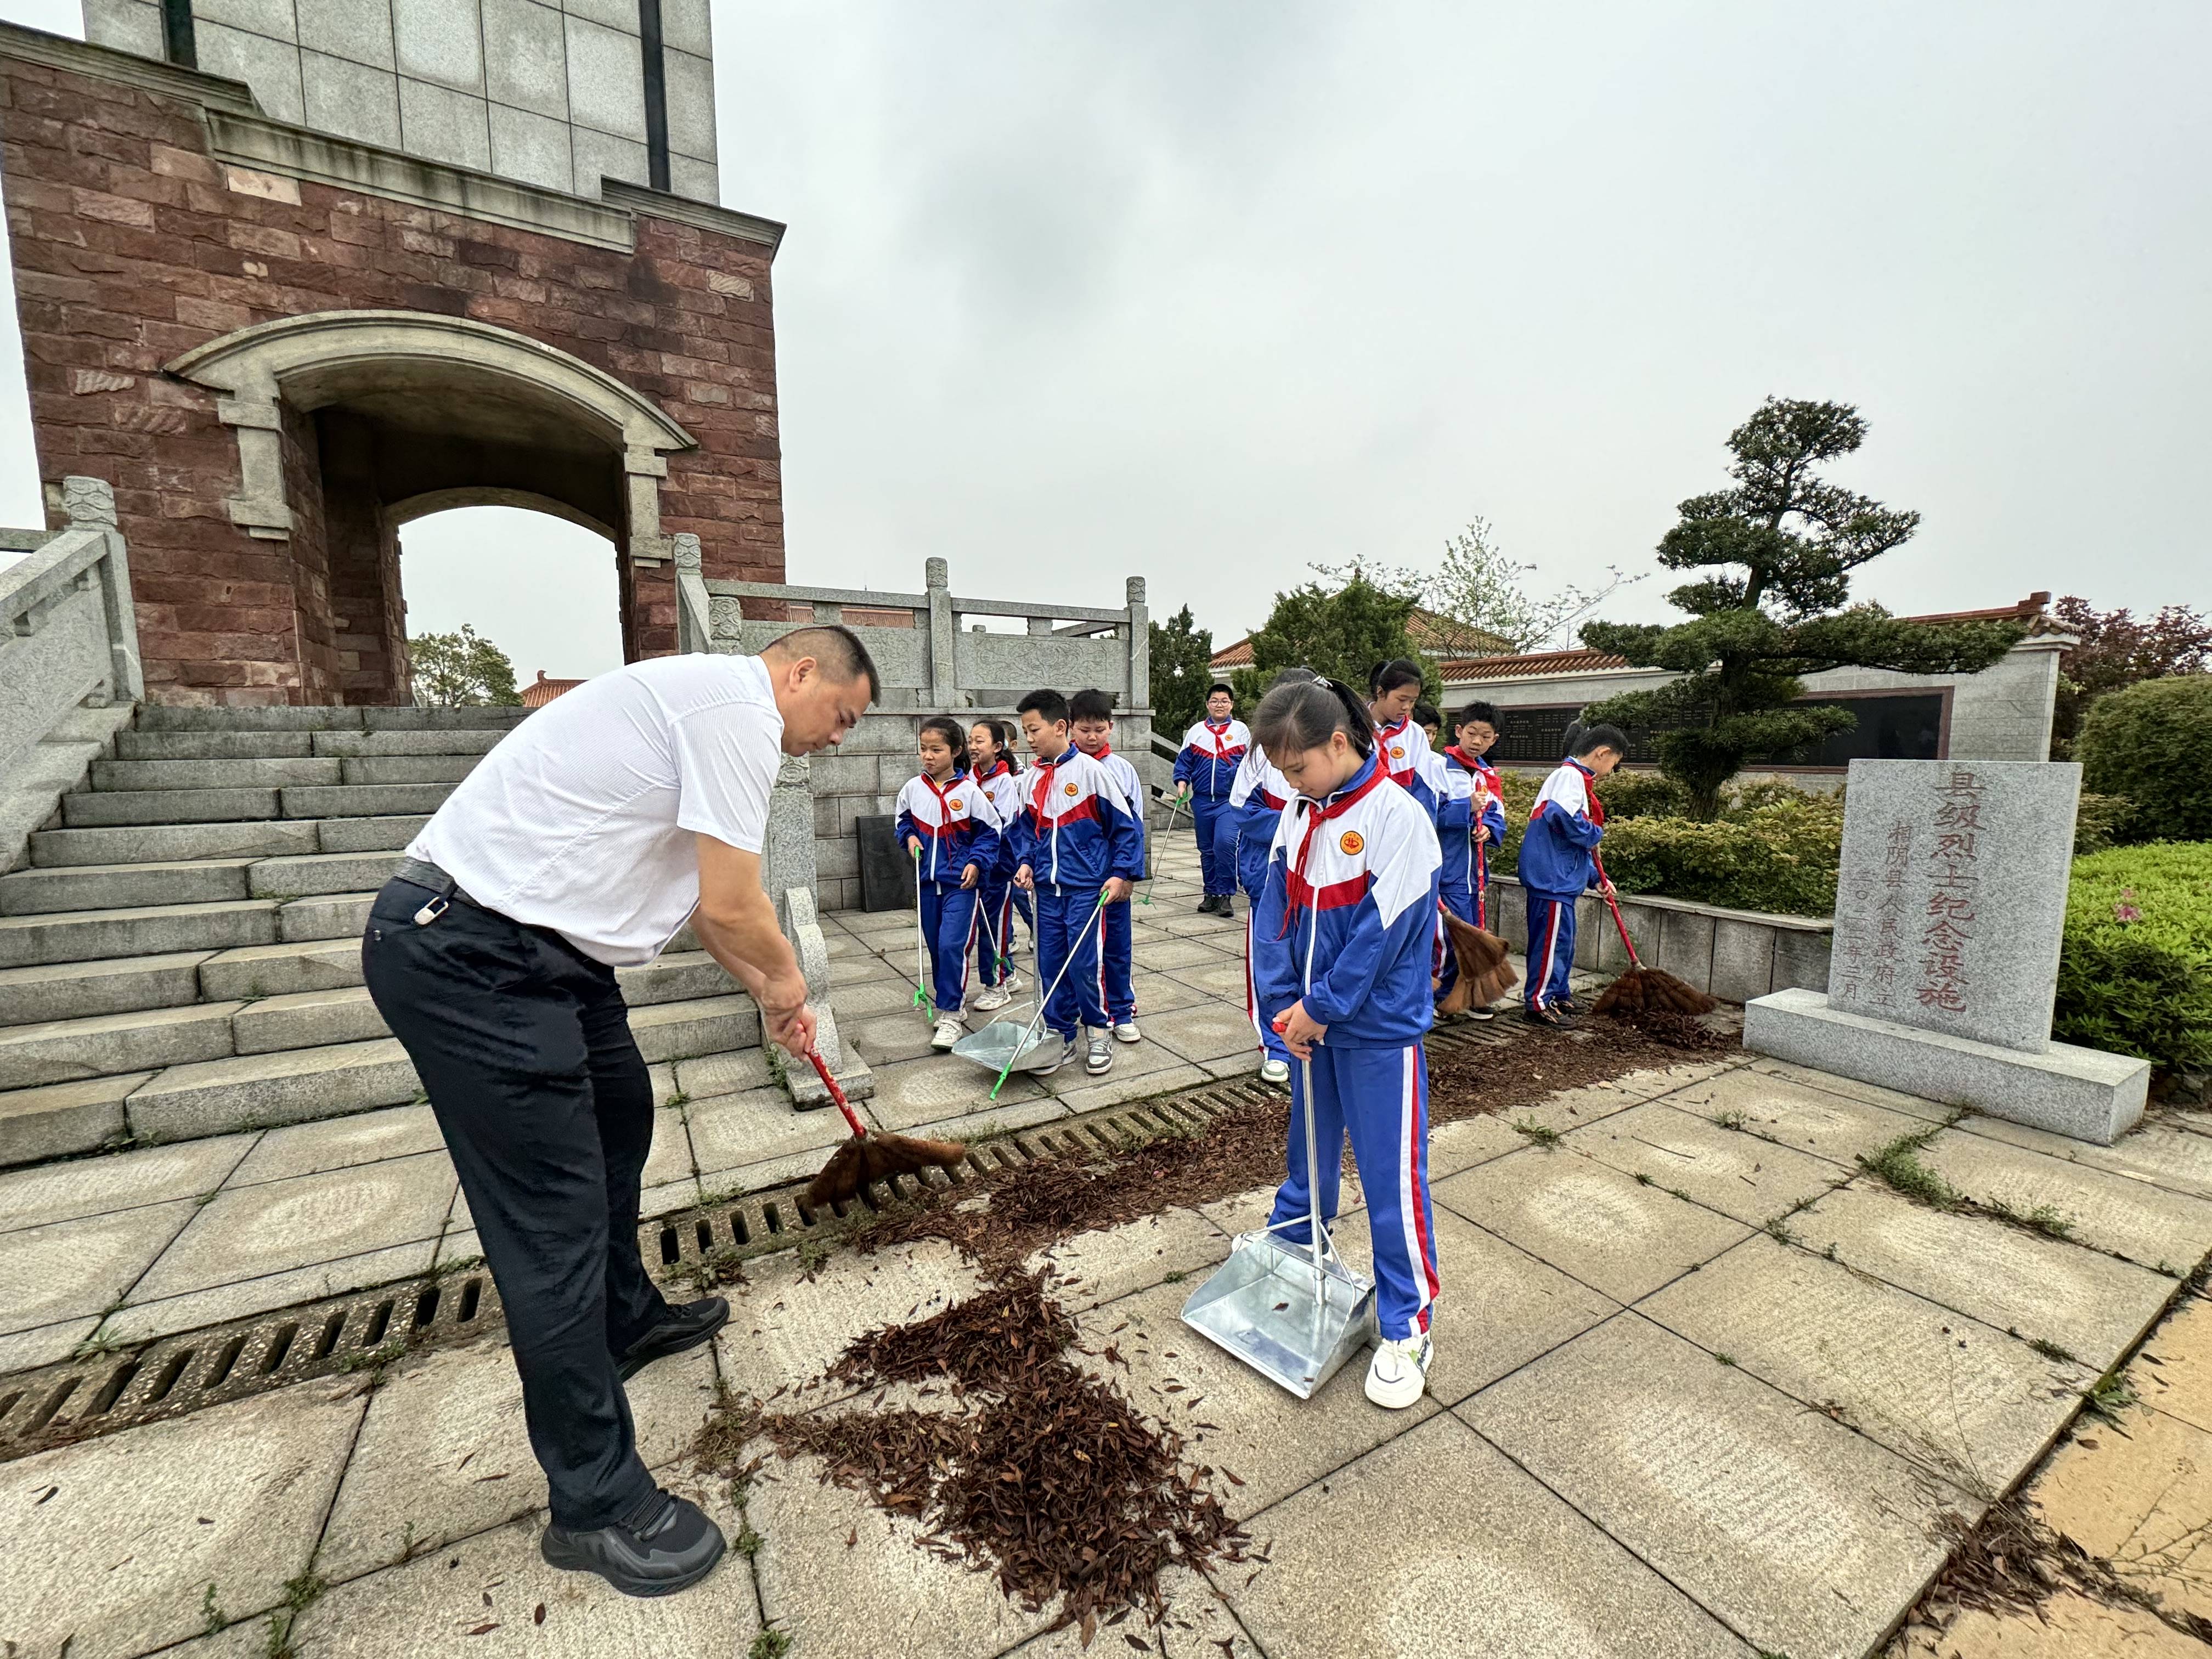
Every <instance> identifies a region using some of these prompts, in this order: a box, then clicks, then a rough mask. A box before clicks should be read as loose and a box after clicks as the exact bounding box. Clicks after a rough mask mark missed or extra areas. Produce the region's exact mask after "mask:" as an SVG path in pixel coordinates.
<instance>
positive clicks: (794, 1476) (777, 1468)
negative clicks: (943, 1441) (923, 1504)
mask: <svg viewBox="0 0 2212 1659" xmlns="http://www.w3.org/2000/svg"><path fill="white" fill-rule="evenodd" d="M762 1449H763V1450H765V1449H767V1447H766V1443H763V1445H762ZM821 1467H822V1465H821V1460H820V1459H818V1458H814V1457H801V1458H797V1459H794V1460H793V1461H792V1462H784V1461H782V1460H781V1458H777V1457H774V1456H771V1457H770V1458H769V1462H768V1463H767V1464H766V1466H764V1467H763V1468H762V1469H761V1471H760V1473H759V1474H757V1475H755V1476H754V1477H753V1484H752V1487H751V1490H750V1492H748V1493H747V1494H746V1498H745V1519H746V1520H747V1521H748V1522H750V1524H751V1526H752V1528H753V1530H754V1531H756V1532H757V1533H758V1534H760V1540H761V1542H760V1553H758V1554H757V1556H755V1557H754V1559H753V1567H754V1571H756V1572H757V1575H758V1577H759V1582H760V1599H761V1606H762V1607H763V1609H764V1610H765V1611H766V1613H767V1614H768V1617H769V1620H771V1621H772V1622H773V1624H774V1625H775V1627H776V1628H777V1629H779V1630H782V1631H787V1632H789V1633H790V1635H791V1637H792V1649H793V1652H794V1653H796V1654H798V1655H799V1656H802V1659H803V1656H805V1655H807V1654H823V1655H831V1654H834V1655H840V1656H842V1655H847V1654H850V1655H854V1656H865V1655H876V1654H880V1655H883V1656H884V1659H890V1656H892V1655H894V1654H896V1656H897V1659H980V1656H984V1655H990V1654H998V1653H1003V1652H1004V1651H1006V1649H1008V1648H1011V1647H1012V1646H1014V1645H1015V1644H1018V1643H1019V1642H1021V1641H1022V1640H1024V1638H1028V1637H1030V1636H1034V1635H1036V1633H1037V1632H1039V1631H1041V1630H1042V1629H1043V1628H1044V1626H1047V1625H1048V1624H1050V1623H1051V1622H1052V1620H1053V1617H1054V1613H1055V1612H1056V1611H1057V1609H1054V1611H1053V1612H1039V1613H1024V1611H1023V1610H1022V1608H1021V1607H1020V1606H1019V1604H1018V1603H1016V1602H1014V1601H1009V1600H1008V1599H1007V1598H1006V1596H1005V1595H1001V1594H1000V1591H999V1586H998V1583H997V1580H996V1578H995V1577H994V1575H992V1574H991V1573H989V1572H971V1571H969V1570H968V1569H967V1568H965V1567H964V1566H963V1565H959V1564H957V1563H956V1562H951V1561H946V1560H943V1559H939V1557H937V1556H935V1555H933V1554H931V1553H928V1552H927V1551H925V1550H923V1549H921V1547H919V1540H920V1538H921V1533H922V1528H921V1527H920V1526H919V1525H918V1524H916V1523H915V1522H912V1521H909V1520H907V1519H905V1518H904V1517H902V1516H894V1515H892V1514H891V1513H890V1511H888V1510H882V1509H878V1507H877V1506H876V1505H875V1504H872V1503H871V1502H869V1501H868V1500H867V1499H866V1498H863V1497H861V1496H860V1494H859V1493H857V1492H847V1491H845V1490H843V1489H842V1488H841V1487H837V1486H824V1485H823V1484H822V1482H821V1480H819V1478H818V1475H819V1471H820V1469H821ZM848 1539H849V1540H850V1541H851V1542H850V1543H849V1544H848V1542H847V1541H848ZM676 1599H677V1600H678V1601H682V1600H683V1599H684V1598H683V1597H681V1596H678V1597H677V1598H676ZM1108 1640H1109V1642H1110V1646H1109V1645H1107V1644H1102V1643H1098V1642H1094V1643H1093V1644H1092V1645H1091V1653H1092V1654H1093V1655H1097V1656H1099V1659H1103V1656H1105V1655H1107V1654H1109V1653H1110V1652H1112V1651H1114V1650H1115V1649H1119V1650H1121V1651H1122V1652H1125V1653H1126V1652H1127V1651H1128V1650H1127V1648H1126V1647H1124V1646H1123V1645H1122V1644H1121V1642H1120V1641H1119V1640H1118V1639H1115V1638H1108ZM696 1651H699V1652H701V1653H707V1652H710V1651H711V1652H714V1653H718V1654H719V1653H726V1652H729V1651H731V1650H730V1649H728V1648H727V1647H726V1645H724V1644H720V1643H718V1644H716V1645H715V1646H714V1647H713V1648H712V1649H706V1648H702V1649H699V1650H696ZM1215 1651H1216V1652H1218V1651H1219V1650H1218V1649H1217V1650H1215Z"/></svg>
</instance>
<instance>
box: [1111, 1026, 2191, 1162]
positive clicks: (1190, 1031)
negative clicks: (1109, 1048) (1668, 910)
mask: <svg viewBox="0 0 2212 1659" xmlns="http://www.w3.org/2000/svg"><path fill="white" fill-rule="evenodd" d="M1139 1006H1141V1004H1140V1005H1139ZM1142 1018H1143V1020H1144V1030H1145V1036H1146V1038H1147V1039H1148V1040H1150V1041H1151V1042H1156V1043H1158V1044H1159V1045H1160V1047H1161V1048H1165V1049H1167V1050H1170V1052H1172V1053H1174V1054H1180V1055H1181V1056H1182V1058H1183V1059H1185V1060H1225V1059H1227V1058H1228V1057H1229V1056H1230V1055H1231V1054H1256V1053H1257V1052H1258V1050H1259V1047H1260V1040H1259V1039H1258V1038H1257V1037H1255V1036H1253V1034H1252V1022H1251V1021H1250V1020H1249V1019H1247V1018H1245V1017H1244V1009H1243V1004H1241V1003H1239V1004H1238V1005H1237V1006H1234V1007H1231V1006H1226V1005H1225V1004H1223V1003H1220V1002H1218V1001H1212V1000H1208V1001H1203V1002H1200V1003H1199V1004H1197V1005H1196V1006H1193V1007H1188V1008H1182V1009H1179V1010H1178V1011H1176V1012H1174V1013H1166V1014H1149V1013H1148V1014H1146V1015H1144V1016H1143V1017H1142ZM2206 1144H2207V1145H2212V1141H2208V1142H2207V1143H2206Z"/></svg>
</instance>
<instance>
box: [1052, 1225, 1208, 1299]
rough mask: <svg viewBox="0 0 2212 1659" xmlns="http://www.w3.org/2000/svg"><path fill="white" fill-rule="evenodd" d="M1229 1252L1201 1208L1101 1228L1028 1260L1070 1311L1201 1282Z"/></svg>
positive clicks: (1081, 1234)
mask: <svg viewBox="0 0 2212 1659" xmlns="http://www.w3.org/2000/svg"><path fill="white" fill-rule="evenodd" d="M1228 1254H1229V1239H1228V1237H1227V1236H1226V1235H1225V1234H1224V1233H1223V1232H1222V1231H1221V1230H1220V1229H1219V1228H1218V1227H1217V1226H1215V1225H1213V1224H1212V1222H1211V1221H1209V1220H1207V1219H1206V1218H1205V1217H1204V1216H1202V1215H1200V1213H1199V1212H1197V1211H1195V1210H1186V1209H1181V1208H1176V1209H1170V1210H1163V1211H1161V1212H1160V1213H1159V1214H1158V1215H1152V1216H1146V1217H1145V1218H1142V1219H1141V1220H1137V1221H1130V1222H1125V1223H1123V1224H1122V1225H1120V1226H1118V1227H1100V1228H1095V1229H1093V1230H1092V1231H1089V1232H1081V1233H1078V1234H1076V1235H1075V1236H1074V1237H1073V1238H1068V1239H1064V1240H1062V1241H1061V1242H1060V1243H1058V1244H1055V1245H1054V1246H1052V1248H1051V1249H1045V1250H1039V1251H1038V1252H1037V1253H1036V1255H1032V1256H1031V1257H1030V1259H1029V1261H1027V1262H1026V1263H1024V1266H1025V1267H1029V1268H1030V1270H1031V1271H1033V1272H1034V1271H1037V1270H1041V1269H1042V1270H1044V1271H1045V1272H1046V1273H1047V1279H1046V1285H1047V1289H1048V1294H1049V1295H1050V1296H1051V1297H1052V1298H1053V1299H1054V1301H1056V1302H1058V1303H1059V1304H1060V1306H1061V1307H1063V1308H1066V1310H1068V1311H1069V1312H1070V1313H1079V1312H1081V1311H1082V1310H1085V1309H1086V1308H1091V1307H1096V1306H1097V1304H1099V1303H1101V1302H1110V1301H1113V1300H1115V1298H1116V1297H1124V1296H1127V1295H1130V1294H1131V1293H1133V1292H1134V1291H1145V1290H1150V1289H1151V1288H1152V1286H1153V1285H1158V1284H1161V1283H1164V1282H1169V1281H1172V1282H1174V1283H1176V1284H1183V1283H1186V1282H1187V1283H1189V1284H1191V1285H1195V1284H1196V1283H1197V1282H1198V1281H1199V1280H1200V1279H1203V1278H1204V1277H1205V1276H1206V1273H1208V1272H1209V1271H1211V1270H1212V1268H1213V1267H1214V1266H1215V1265H1216V1264H1217V1263H1218V1262H1220V1261H1222V1260H1223V1259H1224V1258H1225V1257H1226V1256H1227V1255H1228Z"/></svg>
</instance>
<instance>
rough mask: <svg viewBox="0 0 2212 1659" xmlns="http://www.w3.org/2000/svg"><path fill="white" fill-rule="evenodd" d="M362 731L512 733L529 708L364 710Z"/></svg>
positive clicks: (528, 712) (525, 716)
mask: <svg viewBox="0 0 2212 1659" xmlns="http://www.w3.org/2000/svg"><path fill="white" fill-rule="evenodd" d="M360 714H361V724H362V729H363V730H365V731H369V732H511V731H513V729H514V728H515V727H516V726H520V725H521V724H522V722H523V721H524V720H525V719H526V718H527V717H528V716H529V714H530V711H529V710H528V709H527V708H521V707H519V706H518V707H515V708H363V709H362V710H361V711H360Z"/></svg>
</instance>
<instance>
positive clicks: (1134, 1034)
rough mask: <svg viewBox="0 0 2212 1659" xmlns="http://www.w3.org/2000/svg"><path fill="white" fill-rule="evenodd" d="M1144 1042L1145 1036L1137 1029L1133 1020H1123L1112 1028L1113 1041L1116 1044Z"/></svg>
mask: <svg viewBox="0 0 2212 1659" xmlns="http://www.w3.org/2000/svg"><path fill="white" fill-rule="evenodd" d="M1144 1040H1145V1034H1144V1033H1143V1032H1142V1031H1140V1030H1138V1029H1137V1022H1136V1021H1135V1020H1133V1019H1125V1020H1123V1021H1122V1022H1121V1024H1119V1025H1116V1026H1115V1028H1114V1041H1115V1042H1143V1041H1144Z"/></svg>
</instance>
